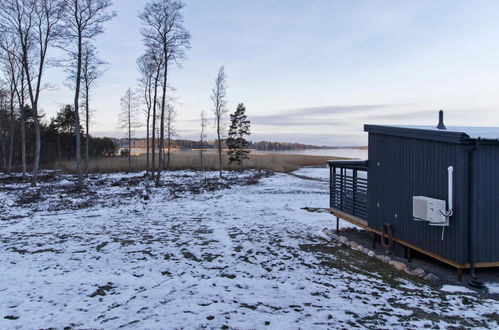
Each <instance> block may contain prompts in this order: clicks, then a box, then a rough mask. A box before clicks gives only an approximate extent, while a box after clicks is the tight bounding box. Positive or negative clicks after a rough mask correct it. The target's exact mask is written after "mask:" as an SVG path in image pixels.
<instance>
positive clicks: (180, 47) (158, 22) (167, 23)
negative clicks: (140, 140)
mask: <svg viewBox="0 0 499 330" xmlns="http://www.w3.org/2000/svg"><path fill="white" fill-rule="evenodd" d="M183 7H184V4H183V3H182V2H181V1H178V0H152V1H149V2H148V3H147V4H146V5H145V7H144V10H143V12H142V13H141V14H140V15H139V18H140V20H141V21H142V25H143V28H142V35H143V37H144V42H145V44H146V46H147V45H155V46H156V47H157V49H158V51H159V52H160V53H161V55H162V56H163V61H162V65H163V68H162V70H161V72H162V77H161V84H160V85H161V88H162V91H161V92H162V95H161V116H160V142H159V149H160V152H159V165H160V166H159V167H158V173H157V176H156V184H157V185H159V184H160V177H161V170H162V166H161V164H162V163H163V161H162V151H163V148H164V129H165V122H164V119H165V111H166V102H167V95H166V91H167V88H168V73H169V66H170V64H171V63H172V62H175V63H177V64H178V63H180V60H182V59H183V58H184V56H185V49H186V48H188V47H189V44H190V38H191V36H190V34H189V32H187V31H186V30H185V28H184V26H183V16H182V13H181V11H182V9H183ZM149 49H153V48H152V47H150V46H149ZM158 51H155V53H156V54H157V53H158Z"/></svg>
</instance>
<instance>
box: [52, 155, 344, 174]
mask: <svg viewBox="0 0 499 330" xmlns="http://www.w3.org/2000/svg"><path fill="white" fill-rule="evenodd" d="M329 159H341V158H338V157H330V156H311V155H295V154H251V155H250V159H247V160H245V161H244V168H245V169H268V170H271V171H274V172H284V173H288V172H292V171H294V170H296V169H298V168H299V167H302V166H314V165H324V164H325V163H326V161H327V160H329ZM88 167H89V168H88V172H89V173H112V172H122V171H128V170H129V168H128V158H127V157H106V158H96V159H91V160H90V161H89V166H88ZM52 168H53V169H62V170H64V171H66V172H69V173H74V172H75V171H76V165H75V162H74V161H62V162H58V163H56V164H53V166H52ZM203 168H204V169H207V170H216V169H218V156H217V154H215V153H205V154H203ZM223 168H224V169H225V170H238V169H239V165H236V164H230V165H229V161H228V157H227V156H226V155H225V156H224V158H223ZM145 169H146V157H145V156H143V155H142V156H134V157H132V168H131V171H132V172H138V171H143V170H145ZM169 169H171V170H184V169H192V170H199V169H200V159H199V153H196V152H181V153H175V154H173V155H172V156H171V159H170V166H169Z"/></svg>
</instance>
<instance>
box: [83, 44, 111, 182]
mask: <svg viewBox="0 0 499 330" xmlns="http://www.w3.org/2000/svg"><path fill="white" fill-rule="evenodd" d="M106 64H107V63H106V62H105V61H103V60H101V59H100V58H99V54H98V52H97V50H96V48H95V47H94V46H93V45H92V44H90V43H88V42H86V43H84V44H83V52H82V63H81V79H82V84H83V90H82V92H81V94H82V97H83V101H84V109H85V172H88V158H89V153H90V150H89V149H90V132H89V131H90V112H91V111H90V93H91V90H92V88H93V87H94V86H95V83H96V82H97V80H98V79H99V78H101V77H102V75H103V74H104V69H103V66H104V65H106Z"/></svg>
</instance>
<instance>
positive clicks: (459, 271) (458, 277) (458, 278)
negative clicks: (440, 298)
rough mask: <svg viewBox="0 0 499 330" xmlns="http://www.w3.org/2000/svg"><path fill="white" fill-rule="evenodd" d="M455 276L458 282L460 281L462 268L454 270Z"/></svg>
mask: <svg viewBox="0 0 499 330" xmlns="http://www.w3.org/2000/svg"><path fill="white" fill-rule="evenodd" d="M456 278H457V281H458V282H461V281H462V280H463V269H462V268H458V269H457V271H456Z"/></svg>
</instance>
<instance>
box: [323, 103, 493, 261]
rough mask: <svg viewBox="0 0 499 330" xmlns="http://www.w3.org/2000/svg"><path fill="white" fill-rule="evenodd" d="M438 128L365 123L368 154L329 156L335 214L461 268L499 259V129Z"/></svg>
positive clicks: (332, 210) (331, 204)
mask: <svg viewBox="0 0 499 330" xmlns="http://www.w3.org/2000/svg"><path fill="white" fill-rule="evenodd" d="M438 127H440V128H436V127H429V126H381V125H365V126H364V130H365V131H366V132H368V133H369V151H368V155H369V158H368V160H366V161H330V162H329V166H330V174H331V175H330V178H331V179H330V181H331V200H330V208H331V213H333V214H334V215H336V216H337V217H339V218H342V219H344V220H347V221H350V222H352V223H354V224H356V225H359V226H361V227H364V228H365V229H367V230H369V231H371V232H373V233H375V234H379V235H382V234H383V231H384V229H383V228H384V226H385V232H386V228H390V229H391V232H392V234H393V241H394V242H395V244H397V243H398V244H401V245H403V246H405V247H406V248H408V249H414V250H417V251H419V252H422V253H424V254H427V255H429V256H432V257H434V258H437V259H439V260H441V261H443V262H446V263H447V264H450V265H452V266H454V267H456V268H457V269H458V270H462V269H464V268H470V267H471V268H474V267H496V266H499V244H498V243H499V242H498V241H499V128H492V127H447V128H445V126H444V125H443V114H442V113H441V122H440V124H439V126H438ZM449 183H450V184H451V186H449ZM418 203H419V204H418ZM418 205H419V206H418ZM421 210H423V215H421V216H420V215H419V214H420V213H421ZM450 211H451V212H450ZM425 212H426V213H425ZM431 212H435V213H434V215H433V216H431V215H430V213H431ZM445 214H446V215H447V217H446V216H445ZM449 215H450V216H449ZM409 251H410V250H409Z"/></svg>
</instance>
